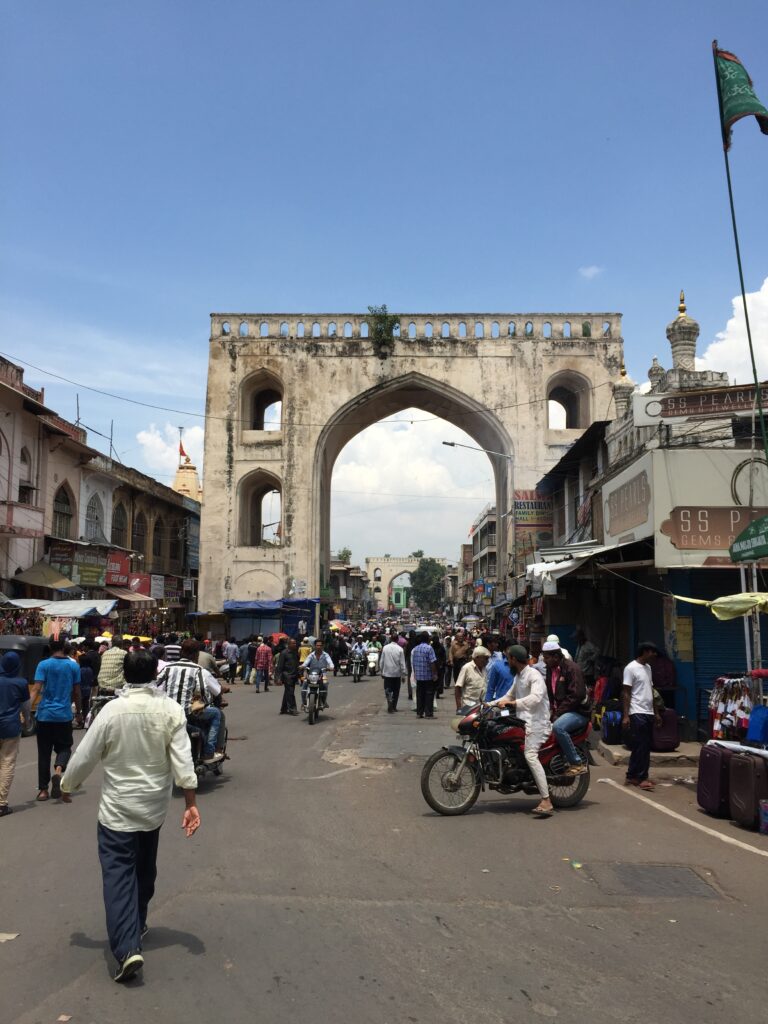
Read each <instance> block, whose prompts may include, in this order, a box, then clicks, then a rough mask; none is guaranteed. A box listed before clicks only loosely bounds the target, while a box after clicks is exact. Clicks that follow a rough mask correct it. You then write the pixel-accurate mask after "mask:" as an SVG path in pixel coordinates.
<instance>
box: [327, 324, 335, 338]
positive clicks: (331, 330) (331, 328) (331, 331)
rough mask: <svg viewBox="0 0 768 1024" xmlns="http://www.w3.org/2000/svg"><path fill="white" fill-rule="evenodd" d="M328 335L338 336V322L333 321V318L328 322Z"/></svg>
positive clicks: (331, 336) (330, 336)
mask: <svg viewBox="0 0 768 1024" xmlns="http://www.w3.org/2000/svg"><path fill="white" fill-rule="evenodd" d="M328 337H329V338H335V337H336V324H335V323H334V322H333V320H331V322H330V323H329V324H328Z"/></svg>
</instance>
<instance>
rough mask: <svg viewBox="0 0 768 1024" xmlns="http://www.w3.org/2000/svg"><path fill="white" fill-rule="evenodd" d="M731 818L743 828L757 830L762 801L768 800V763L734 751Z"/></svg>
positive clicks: (731, 782)
mask: <svg viewBox="0 0 768 1024" xmlns="http://www.w3.org/2000/svg"><path fill="white" fill-rule="evenodd" d="M728 784H729V792H730V803H731V817H732V818H733V820H734V821H735V822H736V823H737V824H738V825H741V826H742V827H743V828H757V826H758V820H759V815H760V801H761V800H768V762H766V761H765V760H764V759H763V758H762V757H759V756H757V755H756V754H749V753H747V752H746V751H745V752H744V753H743V754H742V753H740V752H739V751H734V753H733V756H732V757H731V764H730V770H729V772H728Z"/></svg>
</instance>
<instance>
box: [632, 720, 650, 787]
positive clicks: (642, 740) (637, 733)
mask: <svg viewBox="0 0 768 1024" xmlns="http://www.w3.org/2000/svg"><path fill="white" fill-rule="evenodd" d="M629 730H630V742H631V744H632V747H631V749H632V753H631V754H630V757H629V765H628V767H627V778H628V779H631V780H632V781H636V782H644V781H645V780H646V779H647V778H648V771H649V769H650V767H651V738H652V736H653V715H630V716H629Z"/></svg>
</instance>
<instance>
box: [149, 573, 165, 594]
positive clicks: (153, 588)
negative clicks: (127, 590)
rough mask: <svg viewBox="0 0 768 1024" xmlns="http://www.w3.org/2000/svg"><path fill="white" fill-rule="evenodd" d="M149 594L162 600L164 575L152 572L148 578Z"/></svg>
mask: <svg viewBox="0 0 768 1024" xmlns="http://www.w3.org/2000/svg"><path fill="white" fill-rule="evenodd" d="M149 596H150V597H153V598H154V599H155V600H156V601H162V600H163V598H164V597H165V576H155V575H154V573H153V574H152V576H150V578H149Z"/></svg>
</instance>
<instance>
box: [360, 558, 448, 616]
mask: <svg viewBox="0 0 768 1024" xmlns="http://www.w3.org/2000/svg"><path fill="white" fill-rule="evenodd" d="M426 557H427V558H429V557H430V556H429V554H427V555H426ZM435 561H436V562H439V563H440V564H441V565H447V564H448V562H447V560H446V559H445V558H435ZM418 567H419V559H418V558H412V557H411V556H405V557H403V558H398V557H397V556H396V555H394V556H393V555H369V556H368V557H367V558H366V560H365V571H366V572H367V574H368V579H369V580H370V581H371V586H372V587H373V588H374V596H375V598H376V603H377V605H378V607H379V608H386V607H387V603H388V597H389V593H390V591H391V589H392V584H393V583H394V581H395V580H396V579H397V578H398V576H402V575H403V574H404V573H411V572H415V571H416V570H417V569H418ZM377 572H381V575H380V576H377ZM377 586H378V587H381V592H380V593H376V592H375V588H376V587H377Z"/></svg>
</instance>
